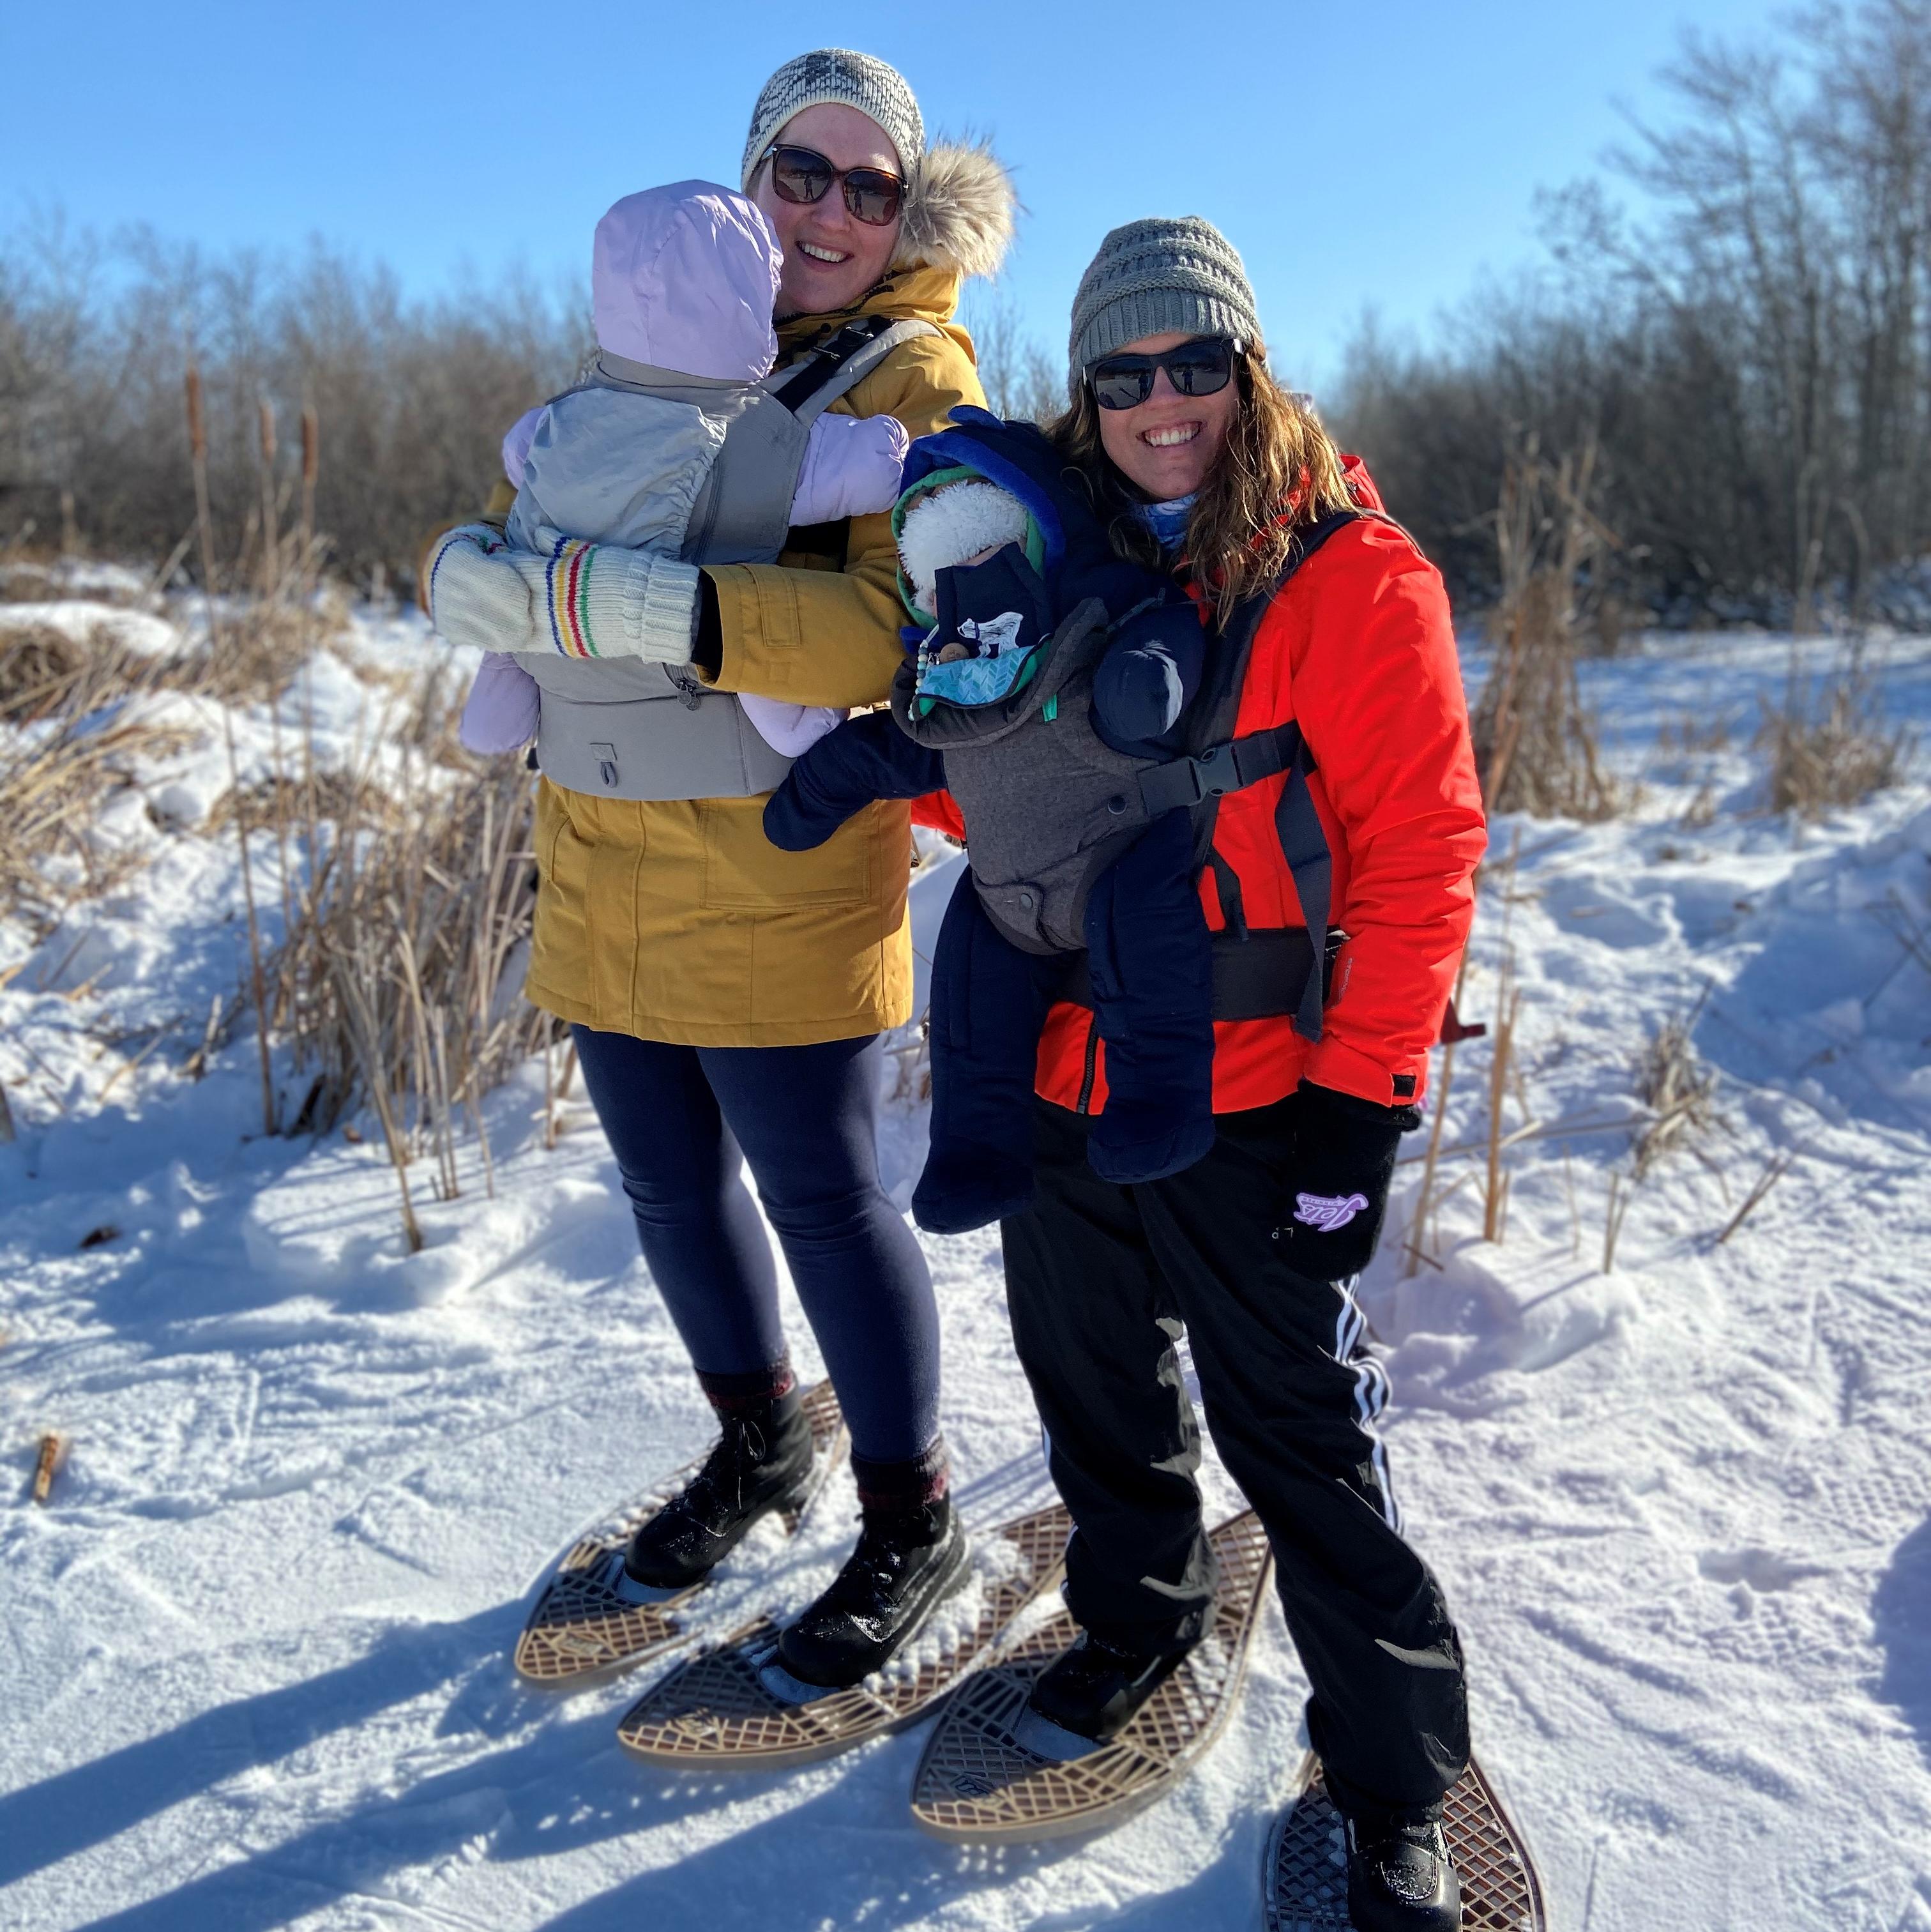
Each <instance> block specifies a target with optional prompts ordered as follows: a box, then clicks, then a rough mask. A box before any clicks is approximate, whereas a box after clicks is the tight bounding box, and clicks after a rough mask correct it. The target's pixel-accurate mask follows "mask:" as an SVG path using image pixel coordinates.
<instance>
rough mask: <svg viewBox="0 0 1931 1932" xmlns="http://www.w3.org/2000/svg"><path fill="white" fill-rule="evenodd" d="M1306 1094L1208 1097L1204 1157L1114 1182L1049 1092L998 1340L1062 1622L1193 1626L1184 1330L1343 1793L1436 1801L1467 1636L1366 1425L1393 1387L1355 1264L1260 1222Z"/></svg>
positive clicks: (1201, 1570)
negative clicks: (1053, 1498)
mask: <svg viewBox="0 0 1931 1932" xmlns="http://www.w3.org/2000/svg"><path fill="white" fill-rule="evenodd" d="M1296 1109H1297V1103H1296V1102H1295V1100H1294V1099H1293V1098H1292V1097H1290V1098H1288V1099H1287V1100H1283V1101H1281V1102H1279V1103H1276V1105H1274V1106H1270V1107H1263V1108H1257V1109H1254V1110H1253V1111H1252V1112H1245V1113H1238V1114H1222V1115H1220V1116H1219V1118H1218V1121H1217V1122H1216V1125H1217V1127H1218V1129H1219V1135H1218V1138H1217V1139H1216V1142H1215V1145H1214V1146H1213V1150H1212V1151H1211V1152H1210V1153H1209V1154H1207V1157H1206V1158H1205V1159H1204V1160H1201V1161H1200V1162H1199V1163H1198V1164H1196V1165H1195V1166H1192V1167H1191V1168H1189V1169H1187V1170H1186V1172H1184V1173H1181V1174H1177V1175H1172V1176H1171V1177H1169V1178H1167V1179H1165V1180H1163V1181H1153V1182H1149V1183H1145V1184H1141V1185H1138V1186H1135V1187H1120V1186H1117V1185H1115V1184H1113V1183H1111V1182H1108V1181H1102V1179H1101V1178H1099V1176H1098V1175H1096V1174H1095V1173H1094V1172H1093V1170H1092V1169H1091V1168H1090V1166H1088V1164H1087V1160H1086V1136H1087V1121H1084V1119H1082V1118H1081V1117H1080V1116H1079V1115H1076V1114H1074V1113H1071V1112H1068V1111H1067V1110H1066V1109H1063V1108H1060V1107H1054V1106H1048V1104H1046V1103H1044V1102H1041V1103H1039V1104H1038V1106H1037V1107H1036V1112H1035V1115H1034V1126H1035V1133H1034V1141H1033V1149H1034V1156H1035V1160H1036V1168H1037V1184H1038V1191H1037V1193H1036V1196H1035V1199H1034V1203H1033V1206H1032V1207H1031V1208H1030V1209H1028V1210H1027V1211H1026V1212H1025V1213H1024V1214H1019V1215H1017V1216H1015V1217H1012V1219H1010V1220H1007V1221H1006V1222H1004V1223H1002V1224H1001V1225H1002V1233H1003V1238H1004V1242H1005V1250H1006V1288H1007V1297H1008V1301H1009V1306H1010V1309H1011V1313H1012V1335H1013V1340H1014V1343H1015V1345H1016V1346H1017V1348H1018V1354H1019V1359H1020V1361H1021V1364H1022V1365H1023V1366H1024V1369H1025V1371H1026V1375H1027V1379H1028V1381H1030V1382H1031V1384H1032V1386H1033V1397H1034V1399H1035V1400H1036V1402H1037V1403H1038V1404H1039V1415H1040V1419H1041V1421H1042V1423H1043V1424H1045V1430H1046V1436H1047V1454H1048V1466H1049V1468H1050V1469H1051V1473H1052V1477H1053V1481H1054V1483H1055V1484H1057V1487H1058V1489H1059V1492H1060V1496H1062V1497H1063V1499H1064V1500H1065V1502H1066V1507H1067V1508H1068V1509H1069V1510H1070V1511H1072V1517H1073V1520H1074V1523H1075V1526H1076V1527H1075V1533H1074V1535H1073V1538H1072V1544H1071V1546H1070V1547H1069V1550H1068V1553H1067V1557H1066V1598H1067V1603H1068V1605H1069V1608H1070V1609H1071V1610H1072V1613H1073V1615H1074V1616H1075V1618H1076V1619H1078V1621H1079V1622H1081V1624H1082V1625H1084V1626H1085V1627H1086V1628H1087V1629H1089V1630H1090V1631H1093V1632H1094V1633H1095V1634H1096V1635H1099V1636H1102V1637H1107V1638H1108V1639H1111V1640H1114V1641H1115V1642H1117V1643H1123V1644H1125V1645H1127V1646H1130V1647H1132V1648H1133V1649H1138V1650H1141V1651H1148V1652H1150V1651H1153V1650H1157V1649H1171V1648H1174V1647H1177V1646H1180V1645H1183V1644H1185V1643H1191V1642H1192V1640H1193V1639H1194V1638H1195V1637H1197V1636H1198V1634H1199V1633H1200V1631H1201V1628H1202V1627H1203V1625H1204V1622H1205V1620H1206V1617H1207V1612H1208V1610H1209V1608H1210V1605H1211V1603H1212V1601H1213V1587H1214V1576H1213V1557H1212V1555H1211V1553H1210V1550H1209V1548H1208V1545H1207V1538H1206V1536H1205V1534H1204V1526H1203V1523H1202V1521H1201V1500H1200V1493H1199V1491H1198V1488H1197V1487H1196V1486H1195V1482H1194V1475H1193V1472H1194V1471H1195V1469H1197V1468H1198V1466H1199V1461H1200V1437H1199V1431H1198V1427H1197V1425H1196V1424H1195V1419H1194V1414H1193V1409H1192V1404H1191V1403H1190V1402H1189V1400H1188V1397H1187V1392H1186V1386H1185V1384H1184V1382H1183V1378H1182V1376H1181V1372H1180V1364H1179V1362H1178V1360H1177V1356H1176V1353H1175V1345H1176V1344H1177V1343H1178V1341H1179V1340H1180V1336H1181V1334H1182V1332H1183V1330H1184V1331H1185V1332H1186V1334H1187V1336H1188V1337H1189V1340H1191V1343H1192V1349H1193V1359H1194V1366H1195V1370H1196V1371H1197V1373H1198V1376H1199V1379H1200V1387H1201V1395H1202V1397H1203V1398H1204V1402H1205V1405H1206V1409H1207V1426H1208V1427H1209V1428H1210V1429H1211V1430H1213V1439H1214V1443H1215V1446H1216V1448H1218V1449H1219V1452H1220V1455H1221V1458H1222V1461H1223V1462H1224V1463H1225V1464H1226V1466H1227V1468H1228V1471H1229V1472H1230V1473H1231V1475H1232V1476H1233V1477H1234V1481H1236V1482H1237V1483H1238V1484H1240V1487H1241V1489H1242V1490H1243V1492H1244V1493H1245V1494H1246V1497H1247V1499H1248V1501H1249V1502H1250V1503H1251V1504H1252V1505H1253V1507H1254V1508H1255V1511H1257V1512H1258V1514H1259V1516H1260V1517H1261V1521H1262V1523H1264V1524H1265V1526H1267V1535H1268V1538H1269V1540H1270V1542H1271V1543H1272V1544H1273V1551H1274V1560H1275V1563H1276V1574H1277V1577H1278V1580H1279V1587H1280V1593H1281V1604H1282V1608H1283V1610H1285V1612H1286V1613H1287V1622H1288V1631H1289V1632H1290V1633H1291V1635H1292V1636H1293V1637H1294V1643H1295V1645H1296V1646H1297V1649H1299V1651H1300V1657H1301V1661H1302V1664H1303V1666H1304V1667H1306V1671H1307V1674H1308V1679H1309V1683H1310V1684H1311V1685H1312V1689H1313V1696H1312V1697H1311V1698H1310V1700H1309V1704H1308V1733H1309V1739H1310V1741H1311V1742H1312V1745H1313V1746H1314V1748H1315V1751H1318V1753H1319V1754H1320V1755H1321V1760H1322V1763H1323V1764H1324V1766H1325V1767H1326V1768H1327V1774H1328V1778H1329V1781H1330V1786H1331V1787H1332V1788H1333V1790H1334V1793H1335V1796H1336V1800H1337V1802H1340V1803H1341V1804H1342V1805H1343V1806H1344V1808H1353V1809H1356V1810H1359V1809H1361V1808H1364V1807H1373V1806H1385V1807H1389V1808H1410V1807H1419V1806H1423V1805H1432V1804H1434V1803H1435V1802H1438V1800H1439V1799H1441V1797H1442V1796H1443V1795H1444V1793H1446V1792H1447V1790H1449V1788H1450V1787H1451V1786H1452V1785H1453V1784H1454V1783H1455V1781H1456V1779H1457V1778H1459V1777H1460V1776H1461V1775H1462V1770H1463V1769H1464V1767H1465V1765H1466V1763H1467V1762H1468V1706H1467V1697H1466V1693H1465V1687H1464V1684H1463V1679H1462V1648H1461V1645H1460V1643H1459V1640H1458V1639H1457V1637H1456V1632H1455V1626H1454V1625H1453V1623H1452V1622H1450V1619H1449V1615H1448V1609H1447V1604H1445V1603H1444V1601H1443V1598H1442V1594H1441V1588H1440V1586H1438V1584H1437V1583H1436V1582H1435V1578H1434V1577H1433V1576H1432V1574H1430V1572H1429V1568H1428V1566H1427V1565H1426V1564H1424V1563H1423V1562H1422V1560H1421V1559H1420V1557H1419V1556H1417V1555H1416V1554H1415V1553H1414V1551H1413V1550H1411V1549H1410V1548H1409V1547H1408V1544H1406V1543H1405V1542H1404V1541H1402V1535H1401V1532H1400V1528H1399V1518H1398V1517H1397V1516H1396V1511H1395V1508H1394V1504H1393V1500H1392V1498H1391V1496H1390V1491H1389V1487H1388V1481H1387V1468H1386V1462H1385V1459H1384V1454H1383V1451H1382V1448H1381V1443H1380V1441H1379V1440H1378V1438H1377V1436H1375V1433H1374V1429H1373V1424H1374V1419H1375V1416H1376V1415H1378V1413H1379V1411H1380V1409H1381V1405H1382V1402H1383V1400H1384V1398H1385V1395H1386V1392H1387V1381H1386V1378H1385V1376H1384V1374H1383V1373H1382V1370H1381V1367H1380V1365H1379V1364H1378V1363H1376V1362H1375V1361H1373V1360H1372V1358H1369V1357H1368V1356H1366V1355H1363V1354H1362V1353H1361V1352H1360V1346H1361V1337H1362V1331H1363V1319H1362V1317H1361V1315H1360V1310H1359V1309H1358V1308H1357V1306H1356V1304H1355V1302H1354V1295H1353V1290H1352V1284H1351V1283H1347V1282H1343V1283H1327V1282H1316V1281H1310V1280H1308V1279H1307V1278H1306V1277H1304V1276H1302V1275H1299V1274H1294V1272H1292V1271H1291V1270H1290V1269H1289V1268H1287V1267H1286V1266H1285V1264H1284V1263H1283V1262H1282V1261H1281V1260H1280V1259H1279V1253H1278V1250H1277V1248H1276V1244H1275V1242H1274V1241H1273V1239H1272V1236H1273V1231H1274V1230H1275V1229H1276V1228H1277V1227H1279V1226H1280V1225H1281V1224H1282V1223H1283V1222H1284V1221H1285V1220H1286V1218H1287V1214H1288V1207H1289V1203H1290V1201H1291V1194H1290V1188H1291V1183H1292V1179H1293V1151H1294V1121H1295V1114H1296Z"/></svg>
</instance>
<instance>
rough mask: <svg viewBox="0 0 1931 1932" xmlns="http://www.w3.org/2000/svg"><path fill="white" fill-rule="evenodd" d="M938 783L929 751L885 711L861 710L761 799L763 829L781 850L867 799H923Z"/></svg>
mask: <svg viewBox="0 0 1931 1932" xmlns="http://www.w3.org/2000/svg"><path fill="white" fill-rule="evenodd" d="M945 781H946V763H945V760H944V759H943V758H942V757H940V755H939V754H938V753H937V751H928V750H927V749H926V748H925V746H924V745H916V744H914V743H913V741H912V740H911V739H910V738H908V737H907V736H906V735H905V733H904V732H903V731H901V730H899V728H898V724H897V723H896V722H895V720H894V719H893V718H892V713H891V712H889V711H868V712H865V715H863V716H862V717H859V718H847V720H846V721H845V722H844V724H841V725H840V726H839V727H838V729H837V730H835V731H830V732H827V733H826V734H825V736H823V737H822V738H820V739H819V740H818V742H817V743H816V744H815V745H812V746H811V748H810V749H809V750H808V751H806V752H805V755H804V756H803V757H801V758H800V759H799V760H798V761H797V762H796V763H795V764H794V765H793V766H792V767H791V769H790V772H789V773H788V774H787V776H786V778H785V780H784V783H783V784H781V785H780V786H779V787H778V789H777V790H775V792H773V793H772V794H771V796H770V797H769V798H768V799H766V801H765V805H764V835H765V837H766V838H769V840H770V841H771V842H772V844H774V845H775V846H778V847H780V848H781V850H784V851H787V852H808V851H809V850H811V847H813V846H814V845H822V844H823V843H824V842H825V841H826V839H827V838H830V836H831V835H832V833H833V832H835V831H837V829H838V827H839V826H841V825H842V824H844V822H845V820H847V819H848V818H849V817H851V815H852V814H853V812H855V811H863V810H864V808H865V807H866V806H867V805H869V804H871V802H872V800H873V799H879V798H923V797H924V796H925V794H926V793H928V791H937V790H939V788H940V787H941V786H942V785H943V784H944V783H945Z"/></svg>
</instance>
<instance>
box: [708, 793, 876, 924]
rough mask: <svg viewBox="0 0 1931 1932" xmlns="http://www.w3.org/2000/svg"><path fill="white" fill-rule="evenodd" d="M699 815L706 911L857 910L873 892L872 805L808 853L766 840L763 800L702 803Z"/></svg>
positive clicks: (726, 800) (721, 800) (873, 808)
mask: <svg viewBox="0 0 1931 1932" xmlns="http://www.w3.org/2000/svg"><path fill="white" fill-rule="evenodd" d="M700 810H701V811H702V814H703V835H704V888H703V905H704V908H705V910H706V911H710V912H744V913H761V912H788V911H790V910H794V909H796V908H797V907H804V906H847V905H862V904H865V902H866V901H868V899H870V898H871V896H872V895H873V892H874V890H875V889H876V888H875V883H874V880H873V877H872V859H873V852H874V847H875V846H876V845H877V824H876V821H877V814H878V807H877V805H867V806H866V807H865V809H864V810H863V811H860V812H859V813H857V814H856V815H855V816H853V817H852V818H850V819H849V820H847V821H846V823H844V825H843V826H841V827H840V828H839V829H838V831H836V832H834V833H833V834H832V836H831V837H830V838H828V839H826V841H825V842H824V844H822V845H820V846H819V847H817V848H816V849H815V850H812V851H809V852H784V851H781V850H779V849H778V847H776V846H775V845H774V844H772V842H771V841H770V840H769V838H766V837H765V835H764V800H763V799H762V798H751V799H706V801H705V802H704V803H703V805H702V807H701V808H700Z"/></svg>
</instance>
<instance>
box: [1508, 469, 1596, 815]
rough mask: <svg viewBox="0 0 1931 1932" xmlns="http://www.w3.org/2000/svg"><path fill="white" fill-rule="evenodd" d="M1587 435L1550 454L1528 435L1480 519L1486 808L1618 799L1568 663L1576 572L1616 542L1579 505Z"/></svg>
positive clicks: (1548, 808)
mask: <svg viewBox="0 0 1931 1932" xmlns="http://www.w3.org/2000/svg"><path fill="white" fill-rule="evenodd" d="M1595 466H1596V455H1595V449H1594V445H1593V444H1592V445H1588V446H1585V448H1584V449H1583V451H1582V454H1581V455H1580V456H1579V457H1567V456H1565V457H1564V458H1561V460H1560V461H1558V462H1556V463H1550V462H1549V461H1547V460H1546V459H1544V458H1543V457H1542V455H1540V452H1539V451H1538V450H1537V447H1536V446H1535V443H1534V440H1533V439H1531V440H1529V441H1528V443H1525V445H1524V446H1522V448H1521V449H1519V451H1518V452H1517V453H1516V456H1515V458H1513V460H1511V462H1510V465H1509V466H1508V469H1507V473H1506V475H1505V476H1504V480H1503V485H1502V492H1501V501H1500V502H1499V503H1498V505H1497V507H1496V508H1495V511H1494V512H1493V514H1492V517H1490V519H1489V521H1490V522H1491V523H1492V526H1493V529H1494V532H1495V549H1496V555H1497V559H1498V566H1499V570H1500V577H1501V596H1500V597H1499V598H1498V600H1497V602H1496V604H1495V609H1494V610H1493V611H1492V613H1490V616H1489V636H1490V637H1491V638H1492V640H1494V643H1495V657H1494V660H1493V661H1492V664H1491V665H1490V667H1489V676H1488V679H1487V681H1486V683H1485V684H1484V685H1483V690H1482V694H1481V697H1480V699H1479V700H1478V701H1477V704H1476V707H1475V714H1474V718H1472V719H1471V728H1472V730H1473V732H1474V739H1475V753H1476V760H1477V766H1478V769H1480V773H1481V777H1482V792H1483V799H1485V801H1486V803H1487V805H1488V808H1489V811H1491V812H1492V813H1494V812H1501V811H1527V812H1531V813H1534V814H1536V815H1537V816H1538V817H1566V818H1580V819H1585V820H1588V819H1600V818H1607V817H1611V816H1612V815H1613V814H1615V812H1617V811H1619V810H1620V809H1621V808H1622V806H1623V805H1624V802H1625V799H1624V792H1623V790H1622V788H1621V787H1620V786H1618V784H1617V783H1616V781H1615V779H1614V778H1612V777H1611V776H1610V775H1609V772H1607V771H1606V770H1605V769H1604V768H1603V762H1602V758H1601V756H1600V751H1599V750H1598V747H1597V736H1596V727H1595V721H1594V718H1592V716H1591V714H1590V712H1589V710H1588V707H1587V706H1585V704H1584V703H1583V701H1582V691H1581V688H1580V685H1579V682H1578V679H1577V674H1576V661H1577V659H1578V658H1579V656H1580V655H1581V654H1582V651H1583V650H1584V649H1585V639H1586V637H1587V636H1588V626H1587V622H1586V618H1587V613H1585V610H1584V609H1583V608H1582V604H1583V601H1584V599H1583V594H1582V586H1583V583H1584V580H1585V572H1587V571H1589V570H1590V567H1591V566H1592V565H1595V564H1597V563H1598V562H1600V559H1602V558H1603V556H1604V555H1605V554H1606V553H1607V552H1608V551H1609V550H1612V549H1613V548H1614V547H1615V537H1614V536H1613V535H1612V534H1611V533H1610V532H1609V530H1608V529H1606V528H1605V527H1604V526H1603V523H1602V522H1601V520H1600V518H1598V517H1597V516H1596V515H1595V514H1594V512H1593V511H1591V509H1590V508H1589V507H1588V499H1589V495H1590V490H1591V484H1592V482H1593V481H1594V472H1595Z"/></svg>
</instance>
